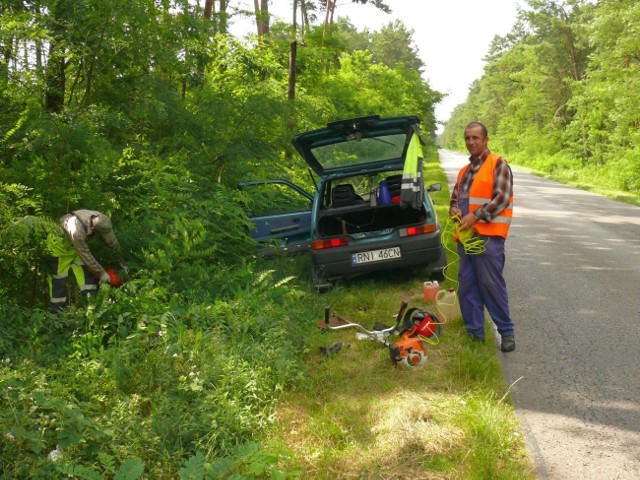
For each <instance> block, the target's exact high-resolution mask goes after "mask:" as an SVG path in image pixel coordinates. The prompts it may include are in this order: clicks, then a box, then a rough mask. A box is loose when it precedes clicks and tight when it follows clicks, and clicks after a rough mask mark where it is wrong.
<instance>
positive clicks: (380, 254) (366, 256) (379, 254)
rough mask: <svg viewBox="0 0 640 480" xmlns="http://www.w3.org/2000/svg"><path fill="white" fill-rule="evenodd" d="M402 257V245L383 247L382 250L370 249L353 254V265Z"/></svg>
mask: <svg viewBox="0 0 640 480" xmlns="http://www.w3.org/2000/svg"><path fill="white" fill-rule="evenodd" d="M396 258H402V254H401V253H400V247H391V248H382V249H380V250H370V251H368V252H358V253H352V254H351V265H362V264H363V263H372V262H383V261H385V260H394V259H396Z"/></svg>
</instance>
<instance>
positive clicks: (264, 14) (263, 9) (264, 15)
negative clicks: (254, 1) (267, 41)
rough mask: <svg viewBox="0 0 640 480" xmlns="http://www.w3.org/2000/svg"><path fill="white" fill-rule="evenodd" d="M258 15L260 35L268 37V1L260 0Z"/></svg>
mask: <svg viewBox="0 0 640 480" xmlns="http://www.w3.org/2000/svg"><path fill="white" fill-rule="evenodd" d="M260 14H261V19H262V34H263V35H264V36H265V37H268V36H269V0H260Z"/></svg>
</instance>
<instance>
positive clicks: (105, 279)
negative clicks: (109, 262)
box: [100, 272, 111, 284]
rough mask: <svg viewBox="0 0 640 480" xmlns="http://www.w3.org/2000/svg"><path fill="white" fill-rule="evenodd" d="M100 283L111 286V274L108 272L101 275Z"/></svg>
mask: <svg viewBox="0 0 640 480" xmlns="http://www.w3.org/2000/svg"><path fill="white" fill-rule="evenodd" d="M100 283H109V284H111V277H110V276H109V274H108V273H107V272H103V274H102V275H100Z"/></svg>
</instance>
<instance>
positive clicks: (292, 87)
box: [284, 40, 298, 165]
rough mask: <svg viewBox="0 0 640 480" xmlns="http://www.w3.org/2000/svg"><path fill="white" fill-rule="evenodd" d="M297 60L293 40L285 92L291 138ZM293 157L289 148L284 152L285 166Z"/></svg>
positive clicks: (296, 46) (296, 48)
mask: <svg viewBox="0 0 640 480" xmlns="http://www.w3.org/2000/svg"><path fill="white" fill-rule="evenodd" d="M297 58H298V42H297V41H296V40H294V41H293V42H291V45H290V48H289V88H288V90H287V100H288V101H289V108H290V112H291V113H290V115H289V118H288V119H287V128H288V129H289V136H291V137H293V134H294V130H295V126H296V125H295V105H294V101H295V99H296V60H297ZM292 157H293V155H292V152H291V149H290V148H287V149H286V150H285V152H284V158H285V160H286V162H287V165H290V164H291V159H292Z"/></svg>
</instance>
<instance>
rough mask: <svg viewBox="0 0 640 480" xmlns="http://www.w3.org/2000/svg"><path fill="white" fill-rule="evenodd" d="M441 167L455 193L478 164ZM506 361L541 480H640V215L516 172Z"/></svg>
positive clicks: (455, 160) (452, 158)
mask: <svg viewBox="0 0 640 480" xmlns="http://www.w3.org/2000/svg"><path fill="white" fill-rule="evenodd" d="M440 159H441V163H442V165H443V168H444V169H445V172H446V174H447V178H448V181H449V183H450V185H449V188H450V189H451V188H453V184H454V182H455V176H456V175H457V172H458V170H459V168H460V167H461V166H463V165H465V164H466V162H467V161H468V160H467V156H466V155H460V154H457V153H453V152H450V151H446V150H441V151H440ZM514 194H515V202H514V218H513V222H512V226H511V231H510V234H509V238H508V240H507V260H506V268H505V277H506V280H507V285H508V288H509V295H510V308H511V314H512V318H513V320H514V323H515V326H516V344H517V347H516V351H515V352H512V353H508V354H504V353H502V352H500V351H499V349H497V352H498V353H497V354H498V355H499V356H500V358H501V360H502V364H503V367H504V373H505V377H506V379H507V382H508V383H509V384H513V386H512V393H513V398H514V401H515V405H516V409H517V413H518V416H519V418H520V421H521V423H522V426H523V429H524V431H525V434H526V441H527V446H528V449H529V452H530V454H531V457H532V459H533V460H534V462H535V464H536V466H537V472H538V478H540V479H553V480H555V479H562V480H566V479H580V480H588V479H598V480H609V479H639V478H640V208H638V207H634V206H630V205H627V204H624V203H620V202H616V201H613V200H609V199H607V198H603V197H600V196H598V195H594V194H591V193H589V192H585V191H582V190H578V189H575V188H572V187H567V186H564V185H561V184H558V183H555V182H552V181H549V180H546V179H542V178H539V177H536V176H533V175H530V174H527V173H524V172H520V171H517V170H516V168H515V167H514Z"/></svg>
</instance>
